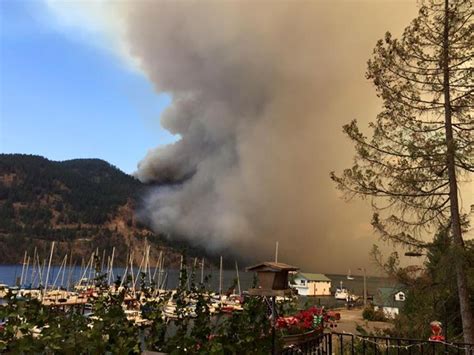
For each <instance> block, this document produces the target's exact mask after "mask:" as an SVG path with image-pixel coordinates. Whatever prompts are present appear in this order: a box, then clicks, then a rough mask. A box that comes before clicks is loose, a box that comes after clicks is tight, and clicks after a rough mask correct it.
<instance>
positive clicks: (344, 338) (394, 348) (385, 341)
mask: <svg viewBox="0 0 474 355" xmlns="http://www.w3.org/2000/svg"><path fill="white" fill-rule="evenodd" d="M332 342H333V349H334V353H335V354H338V355H346V354H349V355H358V354H363V355H366V354H367V355H372V354H374V355H375V354H386V355H392V354H397V355H406V354H409V355H418V354H422V355H425V354H426V355H435V354H463V355H464V354H470V355H474V344H465V343H450V342H438V341H429V340H423V339H407V338H390V337H377V336H362V335H353V334H346V333H333V334H332Z"/></svg>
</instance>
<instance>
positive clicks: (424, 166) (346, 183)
mask: <svg viewBox="0 0 474 355" xmlns="http://www.w3.org/2000/svg"><path fill="white" fill-rule="evenodd" d="M472 15H473V12H472V4H471V1H469V0H429V1H426V2H425V3H424V4H423V5H422V6H421V8H420V11H419V15H418V17H417V18H415V19H414V20H413V21H412V22H411V24H410V25H409V26H408V27H407V28H406V29H405V31H404V33H403V35H402V36H401V38H400V39H394V38H392V35H391V34H390V33H387V34H386V35H385V38H384V40H379V41H378V43H377V45H376V47H375V49H374V53H373V57H372V59H370V60H369V62H368V71H367V78H368V79H370V80H372V81H373V83H374V85H375V87H376V91H377V95H378V96H379V97H381V99H382V100H383V109H382V112H381V113H380V114H379V115H378V116H377V118H376V120H375V122H373V123H371V124H370V128H371V131H372V136H371V137H370V138H369V137H367V136H365V135H364V134H363V132H362V131H361V130H360V129H359V127H358V125H357V122H356V121H355V120H354V121H352V122H351V123H350V124H348V125H345V126H344V131H345V133H346V134H347V135H348V136H349V138H350V139H351V140H352V141H353V142H354V143H355V148H356V156H355V160H354V165H353V167H352V168H351V169H346V170H345V171H344V172H343V174H342V175H341V176H337V175H335V174H334V173H331V178H332V179H333V180H334V181H335V182H336V183H337V184H338V187H339V188H341V189H342V190H343V191H346V192H347V193H348V194H349V195H351V196H352V195H361V196H366V197H369V198H371V200H372V202H373V203H372V204H373V206H374V210H375V213H374V217H373V221H372V223H373V225H374V227H375V228H376V229H377V230H378V231H379V232H380V233H381V236H382V237H383V238H384V239H388V240H391V241H394V242H397V243H401V244H403V245H406V246H411V247H415V248H416V247H418V248H420V247H426V246H427V242H426V241H425V240H424V238H423V235H424V234H427V233H426V232H427V231H433V230H434V229H436V228H439V227H440V226H448V227H450V233H451V237H452V240H453V243H452V247H451V248H450V250H449V252H451V253H454V254H455V255H456V256H457V257H456V260H457V263H456V265H455V269H456V280H457V287H458V294H459V300H460V308H461V316H462V323H463V331H464V340H465V342H469V343H474V327H473V317H472V311H471V309H470V305H469V294H468V290H467V280H466V275H465V272H464V268H463V265H464V264H465V247H464V242H463V236H462V220H463V216H462V215H461V213H460V206H459V202H458V198H459V197H458V192H459V191H458V188H459V187H458V185H459V183H460V182H462V181H465V180H469V179H470V178H472V173H473V172H474V147H473V131H474V122H473V120H472V118H471V112H472V108H473V101H472V99H473V89H472V88H473V83H472V73H473V63H472V59H473V45H472V44H473V43H474V41H473V21H472Z"/></svg>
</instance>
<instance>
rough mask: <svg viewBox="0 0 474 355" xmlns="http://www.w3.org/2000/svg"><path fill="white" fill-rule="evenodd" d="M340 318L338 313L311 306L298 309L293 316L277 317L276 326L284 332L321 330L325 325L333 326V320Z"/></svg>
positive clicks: (294, 332) (295, 332)
mask: <svg viewBox="0 0 474 355" xmlns="http://www.w3.org/2000/svg"><path fill="white" fill-rule="evenodd" d="M340 318H341V316H340V314H339V313H336V312H334V311H326V310H325V309H324V308H318V307H314V306H313V307H311V308H308V309H306V310H302V311H299V312H298V313H296V314H295V315H294V316H288V317H279V318H278V319H277V321H276V327H277V329H280V330H281V331H282V332H283V333H286V334H298V333H305V332H309V331H311V330H317V329H319V330H322V329H323V328H324V326H325V325H329V326H330V327H331V328H333V327H334V326H335V321H336V320H339V319H340Z"/></svg>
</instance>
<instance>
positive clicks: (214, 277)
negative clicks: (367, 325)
mask: <svg viewBox="0 0 474 355" xmlns="http://www.w3.org/2000/svg"><path fill="white" fill-rule="evenodd" d="M137 270H138V268H135V269H134V271H135V273H136V272H137ZM59 271H60V268H59V266H52V267H51V271H50V275H49V281H48V284H49V285H52V284H53V283H54V284H55V285H56V286H60V285H61V284H63V285H64V286H66V285H67V284H68V282H69V280H71V282H72V283H74V282H77V281H78V280H79V279H80V278H81V277H82V276H85V277H89V272H87V273H86V274H85V275H84V270H81V268H80V267H75V268H72V269H71V268H66V272H65V273H63V272H61V274H59V276H58V273H59ZM124 271H125V269H124V268H114V277H116V276H118V275H120V276H122V275H123V274H124ZM21 272H22V265H19V264H17V265H0V283H5V284H7V285H15V284H16V283H18V282H19V280H20V277H21ZM153 272H154V270H153V269H152V273H153ZM164 273H166V274H167V276H166V278H165V282H164V286H165V287H166V288H167V289H171V288H176V286H177V285H178V279H179V271H178V270H176V269H167V270H164ZM204 275H205V276H208V277H209V281H208V285H209V288H211V289H212V290H214V291H218V289H219V269H205V270H204ZM91 276H92V277H93V275H91ZM326 276H328V277H329V278H330V279H331V282H332V292H334V291H335V289H336V287H338V286H339V285H340V282H341V281H342V283H343V287H346V288H348V289H349V290H350V291H352V292H353V293H355V294H356V295H362V294H363V288H364V283H363V277H362V276H353V277H354V280H348V279H347V277H346V275H337V274H327V275H326ZM239 277H240V285H241V289H242V290H247V289H248V288H250V287H251V286H252V283H253V278H254V274H253V273H249V272H245V271H240V272H239ZM42 278H43V284H44V282H45V279H46V272H45V273H44V274H43V275H42ZM195 278H196V281H197V282H199V281H200V279H201V272H200V270H197V272H196V275H195ZM236 278H237V273H236V271H235V270H224V271H223V287H222V289H223V291H224V292H225V291H226V290H227V289H229V288H230V287H231V286H232V285H233V284H234V283H235V280H236ZM32 281H33V286H37V284H38V281H39V275H38V273H37V272H36V273H33V274H32V272H31V268H30V269H29V271H28V275H27V276H26V281H25V282H23V285H30V284H31V283H32ZM389 285H390V281H389V280H388V279H387V278H382V277H374V276H368V277H367V292H368V294H369V295H373V294H375V293H376V291H377V288H379V287H386V286H389ZM322 298H324V297H322ZM331 298H332V297H331Z"/></svg>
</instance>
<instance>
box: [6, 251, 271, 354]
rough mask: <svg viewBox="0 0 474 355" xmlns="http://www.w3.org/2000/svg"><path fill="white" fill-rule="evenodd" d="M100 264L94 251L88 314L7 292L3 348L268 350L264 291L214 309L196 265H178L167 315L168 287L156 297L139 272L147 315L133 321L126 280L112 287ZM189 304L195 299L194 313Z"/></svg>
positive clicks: (15, 350) (140, 294)
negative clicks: (171, 314)
mask: <svg viewBox="0 0 474 355" xmlns="http://www.w3.org/2000/svg"><path fill="white" fill-rule="evenodd" d="M99 270H100V268H99V263H98V259H96V277H95V291H96V292H97V294H98V296H91V298H90V299H89V302H91V303H92V305H93V312H94V313H93V315H90V316H88V317H86V316H83V315H82V314H81V313H80V308H70V309H69V310H68V311H67V312H66V311H64V310H61V309H59V308H56V307H49V306H44V305H42V304H41V303H40V302H39V301H38V300H36V299H29V298H28V299H22V298H19V297H17V296H16V295H15V294H13V293H10V294H8V296H7V298H6V299H7V301H8V303H7V305H6V306H5V307H0V319H5V320H6V326H5V329H4V330H0V352H2V353H3V352H5V353H43V354H53V353H54V354H76V353H94V354H96V353H97V354H99V353H100V354H103V353H110V354H137V353H140V352H141V351H143V350H144V349H147V350H155V351H164V352H168V353H170V354H185V353H186V354H268V353H269V351H270V349H271V325H270V320H269V317H268V316H269V314H268V312H269V309H268V304H267V302H266V300H265V299H264V298H262V297H251V298H248V299H247V300H246V301H245V303H244V304H243V311H241V312H237V313H235V312H234V313H232V314H226V315H223V314H219V315H213V316H211V313H210V302H211V298H210V293H209V291H208V290H206V288H205V287H204V284H199V285H197V284H196V283H195V282H194V270H193V271H192V272H191V275H190V277H188V274H187V272H186V270H185V269H184V268H183V269H182V270H181V278H180V282H179V287H178V289H177V290H176V292H175V293H174V295H173V300H174V302H176V314H177V317H176V319H171V320H170V319H168V320H166V319H165V318H164V317H163V314H164V313H163V308H164V307H165V305H166V304H167V302H168V300H169V297H170V296H171V294H170V293H169V292H167V293H165V294H162V297H158V298H157V297H156V295H157V291H158V290H156V289H155V287H154V285H153V283H149V282H147V277H146V276H147V275H145V274H143V275H142V276H141V279H140V281H141V282H140V283H141V289H140V290H139V291H138V293H137V299H138V300H140V304H141V305H140V313H141V316H142V318H143V319H144V320H145V322H140V323H134V322H133V321H131V320H129V319H128V318H127V315H126V313H125V311H124V305H125V304H126V302H125V295H126V294H129V293H128V292H127V291H128V282H125V287H124V288H119V287H118V286H119V285H120V279H117V281H116V283H115V288H114V290H110V289H109V288H108V286H107V285H106V282H105V275H104V274H100V273H99ZM191 304H194V306H195V308H194V309H195V310H194V312H195V317H194V318H192V319H191V318H190V317H189V314H190V309H189V307H190V305H191Z"/></svg>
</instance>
